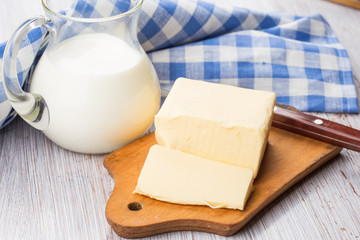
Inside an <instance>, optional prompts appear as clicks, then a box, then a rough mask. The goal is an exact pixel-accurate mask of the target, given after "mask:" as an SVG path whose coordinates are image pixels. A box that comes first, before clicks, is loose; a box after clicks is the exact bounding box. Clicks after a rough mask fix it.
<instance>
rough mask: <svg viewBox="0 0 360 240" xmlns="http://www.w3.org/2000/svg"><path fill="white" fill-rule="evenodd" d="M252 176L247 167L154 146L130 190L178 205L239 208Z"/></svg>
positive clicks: (249, 189)
mask: <svg viewBox="0 0 360 240" xmlns="http://www.w3.org/2000/svg"><path fill="white" fill-rule="evenodd" d="M252 178H253V172H252V171H251V170H250V169H246V168H242V167H238V166H234V165H230V164H225V163H221V162H218V161H212V160H209V159H204V158H201V157H198V156H195V155H192V154H187V153H184V152H181V151H178V150H172V149H168V148H165V147H162V146H159V145H154V146H152V147H151V148H150V151H149V154H148V156H147V158H146V161H145V164H144V166H143V168H142V170H141V173H140V176H139V179H138V184H137V186H136V189H135V191H134V192H135V193H139V194H142V195H146V196H149V197H151V198H154V199H158V200H162V201H167V202H172V203H178V204H194V205H207V206H210V207H212V208H232V209H240V210H243V209H244V206H245V203H246V201H247V199H248V198H249V196H250V194H251V192H252V191H253V186H252Z"/></svg>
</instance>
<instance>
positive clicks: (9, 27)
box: [0, 0, 360, 240]
mask: <svg viewBox="0 0 360 240" xmlns="http://www.w3.org/2000/svg"><path fill="white" fill-rule="evenodd" d="M227 1H231V0H227ZM233 1H234V2H235V0H233ZM236 3H237V4H238V5H240V6H243V7H247V8H253V9H257V10H261V11H279V12H288V13H293V14H298V15H309V14H313V13H321V14H322V15H323V16H324V17H325V18H326V19H327V20H328V22H329V23H330V25H331V26H332V27H333V29H334V31H335V33H336V34H337V36H338V37H339V39H340V41H341V43H342V44H343V45H344V46H345V48H346V49H347V50H348V51H349V54H350V58H351V62H352V66H353V71H354V75H355V80H356V84H357V86H358V95H359V85H360V83H359V79H360V11H357V10H353V9H351V8H347V7H342V6H339V5H335V4H333V3H329V2H325V1H321V0H289V1H281V0H257V1H251V0H244V1H243V0H237V1H236ZM38 14H42V9H41V4H40V0H12V1H10V0H0V42H2V41H4V40H6V39H8V38H9V36H10V34H11V33H12V31H13V30H14V29H15V28H16V27H17V26H18V25H19V24H20V23H21V22H22V21H23V20H25V19H26V18H28V17H31V16H34V15H38ZM318 115H319V116H322V117H324V118H327V119H330V120H333V121H337V122H340V123H342V124H345V125H348V126H352V127H353V128H357V129H360V117H359V115H346V114H318ZM104 156H105V155H85V154H76V153H72V152H69V151H66V150H63V149H61V148H59V147H58V146H56V145H55V144H53V143H52V142H50V141H49V140H48V139H47V138H46V137H45V136H44V135H43V134H42V133H41V132H39V131H37V130H35V129H33V128H31V127H30V126H28V125H27V124H25V123H24V122H23V121H22V120H21V119H19V118H18V119H16V120H15V121H14V122H13V123H12V124H10V125H9V126H8V127H6V128H5V129H3V130H0V239H5V240H8V239H9V240H10V239H120V237H119V236H117V235H116V234H115V233H114V232H113V231H112V230H111V228H110V227H109V225H108V224H107V221H106V218H105V213H104V212H105V204H106V201H107V199H108V198H109V196H110V193H111V191H112V189H113V181H112V178H111V177H110V176H109V175H108V174H107V171H106V170H105V169H104V167H103V165H102V161H103V158H104ZM151 239H225V238H224V237H221V236H217V235H213V234H208V233H201V232H190V231H184V232H174V233H168V234H162V235H157V236H154V237H152V238H151ZM228 239H359V240H360V154H359V153H357V152H354V151H349V150H346V149H344V150H343V151H342V152H341V154H340V155H339V156H337V157H336V158H335V159H333V160H331V161H330V162H328V163H327V164H325V165H324V166H323V167H321V168H320V169H318V170H317V171H315V172H314V173H312V174H311V175H310V176H308V177H306V179H304V180H303V181H301V182H300V183H298V184H296V185H295V186H294V187H292V188H291V189H290V190H289V191H287V192H286V193H284V194H283V195H282V196H280V197H279V198H278V199H277V200H275V201H274V202H273V203H271V204H270V205H269V206H268V207H266V208H265V209H264V210H263V211H261V212H260V213H259V214H258V215H257V216H256V217H255V218H254V219H253V220H251V221H250V222H249V223H248V224H247V225H246V226H245V227H244V228H243V229H242V230H240V231H239V232H238V233H237V234H235V235H234V236H232V237H230V238H228Z"/></svg>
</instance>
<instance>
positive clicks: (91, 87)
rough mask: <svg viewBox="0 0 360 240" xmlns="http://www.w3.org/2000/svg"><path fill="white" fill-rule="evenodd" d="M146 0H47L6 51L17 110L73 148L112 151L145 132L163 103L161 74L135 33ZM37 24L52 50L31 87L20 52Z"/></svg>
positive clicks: (55, 139) (9, 84)
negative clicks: (24, 81)
mask: <svg viewBox="0 0 360 240" xmlns="http://www.w3.org/2000/svg"><path fill="white" fill-rule="evenodd" d="M142 2H143V0H121V1H111V0H97V1H88V0H78V1H76V2H73V1H70V0H62V1H58V0H43V1H42V4H43V8H44V11H45V13H46V17H45V16H40V17H35V18H33V19H30V20H28V21H27V22H25V23H24V24H23V25H22V26H21V27H20V28H19V29H18V30H17V31H16V32H15V33H14V35H13V36H12V38H11V39H10V41H9V42H8V44H7V46H6V49H5V53H4V65H3V76H4V87H5V92H6V94H7V97H8V99H9V100H10V103H11V105H12V106H13V108H14V109H15V111H16V112H17V113H18V114H19V115H20V116H21V117H22V118H23V119H24V120H25V121H27V122H28V123H29V124H30V125H32V126H33V127H35V128H37V129H40V130H42V131H43V133H44V134H45V135H46V136H47V137H48V138H49V139H51V140H52V141H53V142H55V143H56V144H58V145H60V146H61V147H63V148H65V149H68V150H71V151H75V152H82V153H105V152H110V151H113V150H115V149H117V148H119V147H122V146H124V145H126V144H127V143H129V142H131V141H133V140H135V139H136V138H138V137H140V136H142V135H143V134H144V133H145V132H146V131H147V130H148V129H149V127H150V126H151V124H152V122H153V119H154V115H155V114H156V113H157V111H158V109H159V105H160V86H159V82H158V78H157V75H156V73H155V70H154V68H153V66H152V64H151V62H150V60H149V59H148V57H147V55H146V53H145V52H144V50H143V49H142V47H141V45H140V43H139V41H138V39H137V23H138V16H139V10H140V7H141V5H142ZM109 4H110V5H111V4H114V5H111V6H109ZM35 28H43V29H45V32H46V34H45V37H44V40H43V44H42V46H41V47H40V49H42V48H46V49H45V51H44V53H43V54H42V56H41V58H40V60H39V61H38V63H37V65H36V68H35V70H34V71H33V72H32V74H31V77H30V79H31V80H30V88H29V92H25V91H23V90H22V89H21V87H20V85H19V83H18V75H17V53H18V50H19V47H20V45H21V42H22V40H23V39H24V37H25V36H26V35H27V34H28V33H29V32H30V31H32V30H33V29H35Z"/></svg>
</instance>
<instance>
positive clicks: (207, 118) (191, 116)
mask: <svg viewBox="0 0 360 240" xmlns="http://www.w3.org/2000/svg"><path fill="white" fill-rule="evenodd" d="M275 98H276V96H275V94H274V93H273V92H266V91H257V90H249V89H244V88H239V87H233V86H228V85H221V84H214V83H207V82H203V81H197V80H190V79H185V78H179V79H177V80H176V82H175V84H174V86H173V88H172V89H171V91H170V93H169V95H168V97H167V98H166V100H165V102H164V104H163V106H162V107H161V109H160V111H159V113H158V114H157V115H156V117H155V127H156V132H155V135H156V139H157V142H158V143H159V144H160V145H162V146H164V147H167V148H171V149H178V150H181V151H184V152H187V153H191V154H194V155H197V156H201V157H204V158H207V159H212V160H216V161H221V162H225V163H229V164H233V165H236V166H241V167H245V168H249V169H251V170H253V172H254V177H256V175H257V173H258V171H259V167H260V163H261V159H262V157H263V154H264V151H265V148H266V144H267V140H268V134H269V129H270V125H271V120H272V114H273V108H274V104H275Z"/></svg>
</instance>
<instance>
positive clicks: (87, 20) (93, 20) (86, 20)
mask: <svg viewBox="0 0 360 240" xmlns="http://www.w3.org/2000/svg"><path fill="white" fill-rule="evenodd" d="M143 2H144V0H139V2H138V3H137V4H136V5H135V6H134V7H132V8H131V9H129V10H128V11H126V12H123V13H120V14H117V15H114V16H110V17H99V18H81V17H72V16H67V15H64V14H61V13H59V12H57V11H54V10H52V9H51V7H49V5H48V0H41V3H42V5H43V7H44V9H45V10H46V11H49V12H50V13H52V14H54V15H56V16H58V17H60V18H63V19H66V20H70V21H76V22H84V23H97V22H107V21H113V20H118V19H120V18H124V17H127V16H130V15H132V14H133V13H135V12H137V10H139V9H140V7H141V5H142V4H143Z"/></svg>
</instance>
